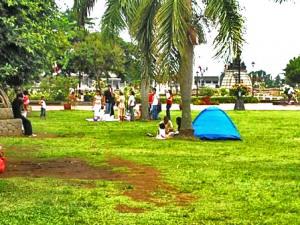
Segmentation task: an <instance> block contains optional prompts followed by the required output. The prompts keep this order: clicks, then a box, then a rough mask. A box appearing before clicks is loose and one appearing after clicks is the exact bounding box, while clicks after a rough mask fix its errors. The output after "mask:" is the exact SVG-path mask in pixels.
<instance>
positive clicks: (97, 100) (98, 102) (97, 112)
mask: <svg viewBox="0 0 300 225" xmlns="http://www.w3.org/2000/svg"><path fill="white" fill-rule="evenodd" d="M103 108H104V107H103V106H102V95H101V92H100V91H99V90H97V91H96V95H95V97H94V101H93V110H94V121H98V120H102V118H101V110H103Z"/></svg>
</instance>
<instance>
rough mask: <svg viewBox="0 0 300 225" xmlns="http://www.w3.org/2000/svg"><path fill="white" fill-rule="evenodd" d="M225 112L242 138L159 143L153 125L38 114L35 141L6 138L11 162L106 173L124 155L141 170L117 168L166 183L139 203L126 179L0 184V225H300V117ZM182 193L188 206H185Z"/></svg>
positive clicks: (14, 179)
mask: <svg viewBox="0 0 300 225" xmlns="http://www.w3.org/2000/svg"><path fill="white" fill-rule="evenodd" d="M172 113H173V115H172V116H173V118H175V116H176V115H179V112H172ZM196 114H197V112H194V114H193V116H196ZM228 114H229V116H230V117H231V118H232V120H233V121H234V123H235V124H236V126H237V127H238V129H239V131H240V133H241V135H242V138H243V141H217V142H209V141H200V140H196V139H177V138H176V139H172V140H166V141H161V140H155V139H153V138H150V137H147V136H146V133H147V132H152V133H154V132H155V131H156V127H157V122H132V123H131V122H125V123H119V122H105V123H100V122H99V123H94V122H86V121H85V118H87V117H91V115H92V113H91V112H86V111H75V112H74V111H73V112H70V111H59V112H54V111H53V112H48V115H47V116H48V117H47V119H46V120H40V119H39V117H38V113H34V114H33V115H32V117H31V118H30V119H31V121H32V124H33V128H34V132H35V133H37V134H38V136H37V137H34V138H26V137H19V138H12V137H11V138H7V137H2V138H0V143H1V144H2V145H3V146H4V149H5V153H6V156H7V158H8V160H39V161H43V160H54V159H66V158H72V159H74V158H77V159H82V160H84V161H86V162H87V163H88V164H90V165H93V166H100V167H101V166H105V165H107V163H108V160H109V159H111V158H118V159H122V160H127V161H126V162H127V163H128V164H129V161H130V162H132V163H135V165H138V166H135V167H134V166H132V167H130V166H129V167H122V166H119V167H118V166H116V167H115V168H113V171H114V172H118V173H120V174H126V173H127V172H128V171H129V170H133V169H134V168H137V167H139V168H144V170H142V169H141V170H140V171H139V172H140V174H139V176H143V173H144V172H145V171H146V170H149V171H150V170H151V171H152V170H153V171H154V170H155V171H159V173H160V175H159V179H160V180H159V181H157V182H158V184H160V185H162V184H163V185H165V186H163V185H162V187H164V188H162V190H160V189H159V187H158V188H156V189H155V193H152V197H151V198H153V199H154V200H153V199H152V200H153V201H152V200H151V199H150V198H149V196H148V198H145V200H144V201H143V200H141V198H140V199H137V198H132V197H130V195H126V193H127V192H130V191H131V193H132V192H133V191H135V186H134V183H133V184H132V183H130V182H128V183H126V182H124V179H123V180H122V179H120V180H109V179H97V180H86V179H85V180H82V179H76V178H72V179H60V178H55V177H47V176H44V177H38V178H35V177H12V178H5V179H1V178H0V199H1V201H0V224H1V225H3V224H22V225H23V224H35V225H37V224H55V225H58V224H68V225H69V224H300V166H299V165H300V164H299V163H300V161H299V156H300V147H299V143H300V127H299V125H300V124H299V112H296V111H293V112H286V111H273V112H269V111H244V112H228ZM145 168H147V169H145ZM143 171H144V172H143ZM153 171H152V172H153ZM131 172H132V171H131ZM145 173H146V172H145ZM153 173H156V172H153ZM144 175H145V174H144ZM144 178H145V177H144ZM128 179H129V181H130V179H131V178H130V176H129V178H128ZM146 179H147V177H146ZM151 179H152V178H151ZM135 182H136V181H135ZM148 182H150V178H149V180H148ZM166 186H168V187H166ZM140 191H141V190H140ZM180 195H181V196H188V197H187V198H188V199H189V201H185V202H184V204H180V201H176V200H175V198H176V196H177V197H178V196H180ZM118 206H123V207H124V208H126V207H128V208H129V209H131V210H128V212H122V210H118ZM125 211H126V210H125Z"/></svg>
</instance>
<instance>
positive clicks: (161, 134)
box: [156, 122, 167, 139]
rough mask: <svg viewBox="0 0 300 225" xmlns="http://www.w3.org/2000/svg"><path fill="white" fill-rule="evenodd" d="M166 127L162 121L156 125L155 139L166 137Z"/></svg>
mask: <svg viewBox="0 0 300 225" xmlns="http://www.w3.org/2000/svg"><path fill="white" fill-rule="evenodd" d="M166 137H167V136H166V127H165V124H164V123H163V122H162V123H159V125H158V132H157V135H156V139H166Z"/></svg>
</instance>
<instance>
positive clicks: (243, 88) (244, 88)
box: [229, 84, 250, 96]
mask: <svg viewBox="0 0 300 225" xmlns="http://www.w3.org/2000/svg"><path fill="white" fill-rule="evenodd" d="M239 90H240V91H241V96H245V95H248V94H249V93H250V88H248V87H247V86H245V85H243V84H235V85H233V86H232V88H231V89H230V90H229V95H230V96H238V91H239Z"/></svg>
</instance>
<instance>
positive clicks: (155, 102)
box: [151, 88, 159, 120]
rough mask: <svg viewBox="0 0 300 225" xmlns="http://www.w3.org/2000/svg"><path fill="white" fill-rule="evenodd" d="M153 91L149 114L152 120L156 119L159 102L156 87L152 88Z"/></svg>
mask: <svg viewBox="0 0 300 225" xmlns="http://www.w3.org/2000/svg"><path fill="white" fill-rule="evenodd" d="M152 92H153V102H152V106H151V107H152V109H151V115H152V119H153V120H157V119H158V113H159V112H158V104H159V95H158V94H157V93H156V88H153V89H152Z"/></svg>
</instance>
